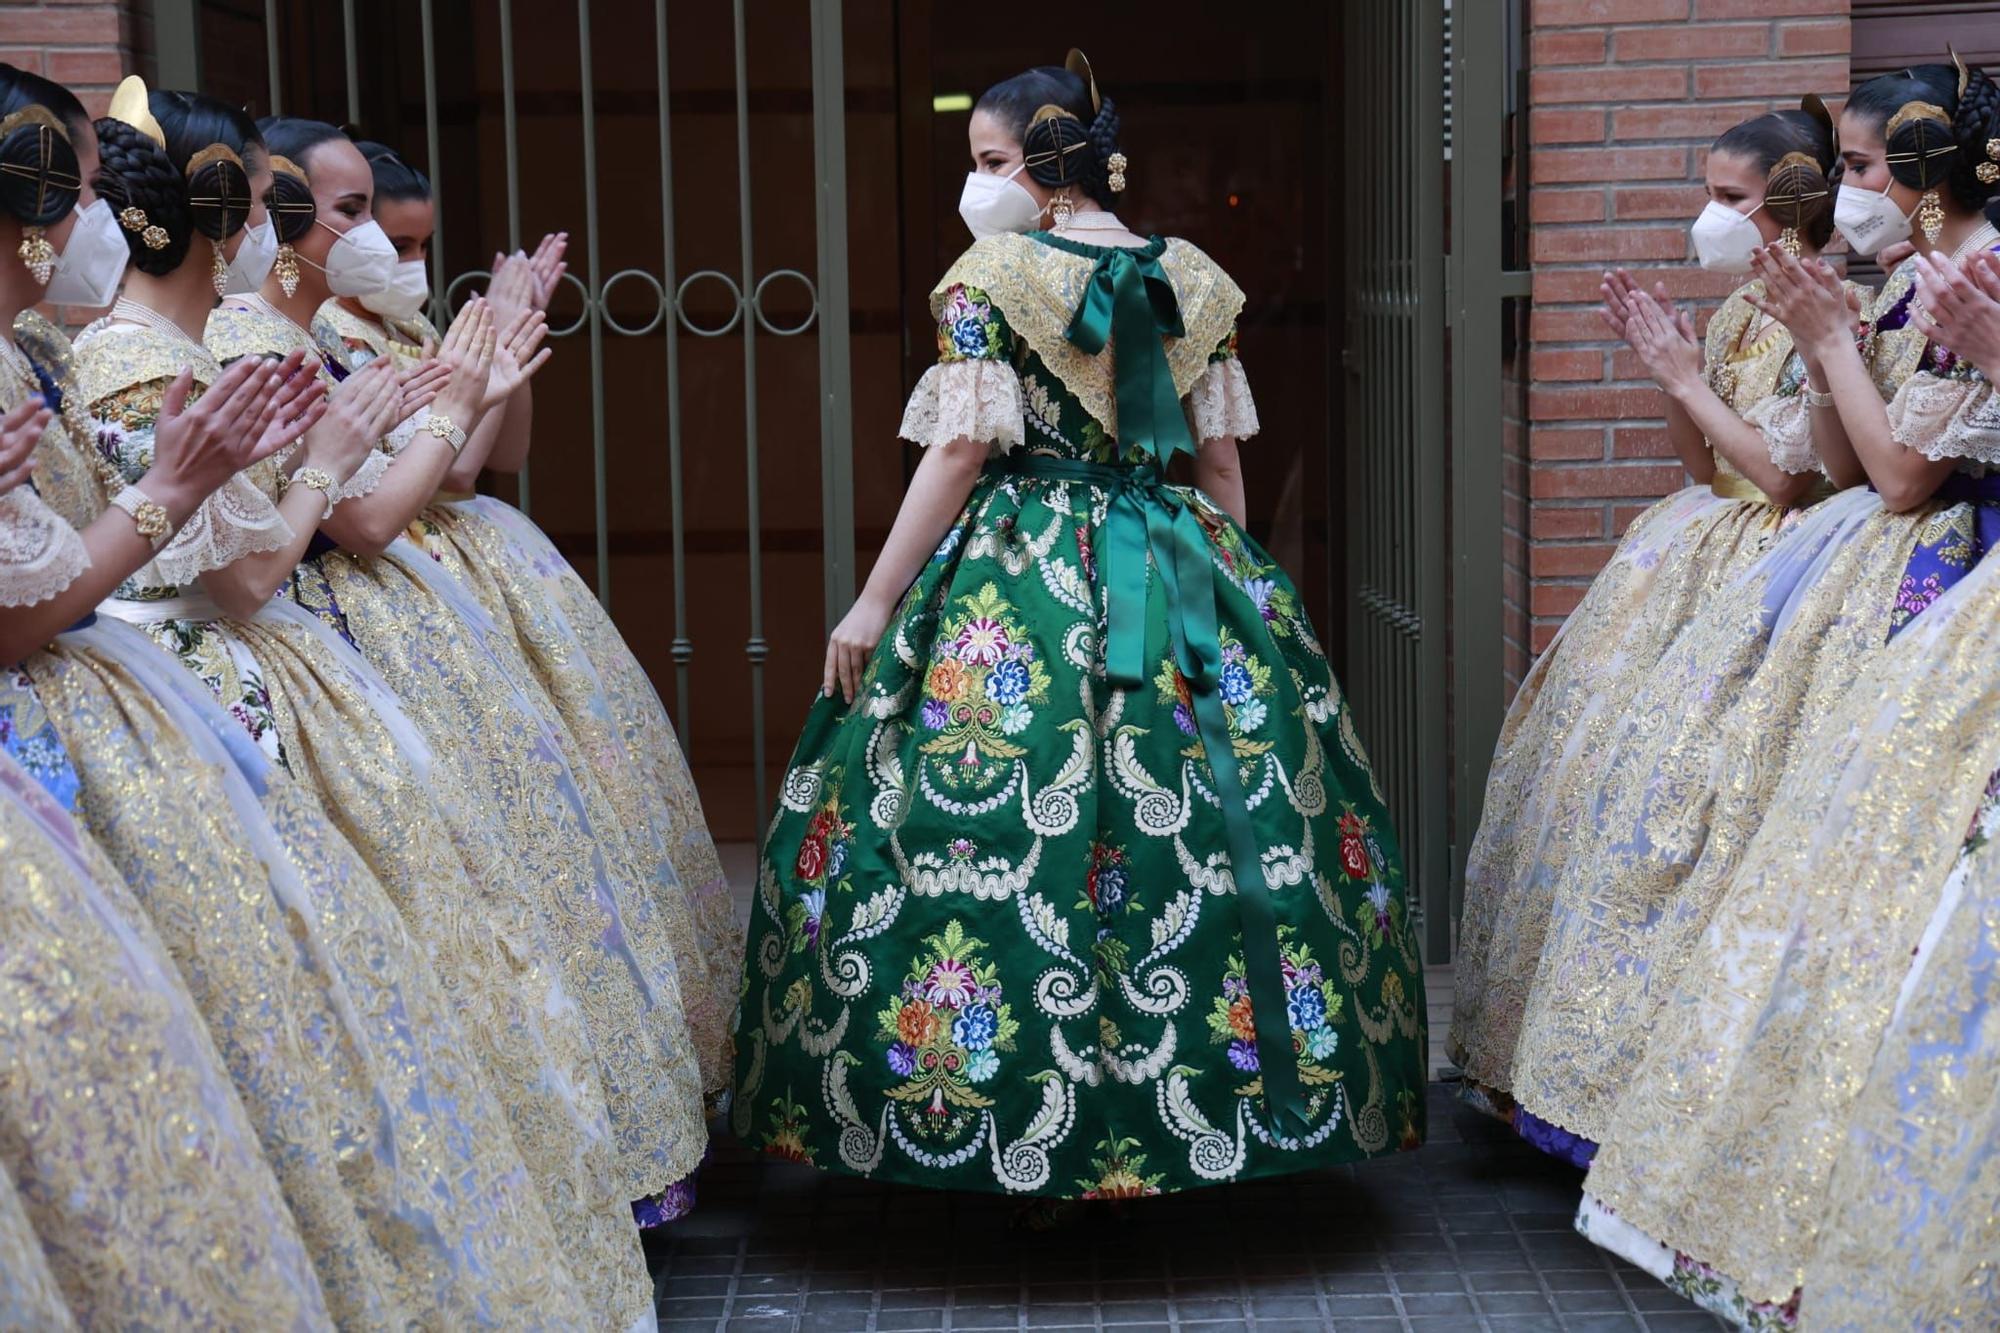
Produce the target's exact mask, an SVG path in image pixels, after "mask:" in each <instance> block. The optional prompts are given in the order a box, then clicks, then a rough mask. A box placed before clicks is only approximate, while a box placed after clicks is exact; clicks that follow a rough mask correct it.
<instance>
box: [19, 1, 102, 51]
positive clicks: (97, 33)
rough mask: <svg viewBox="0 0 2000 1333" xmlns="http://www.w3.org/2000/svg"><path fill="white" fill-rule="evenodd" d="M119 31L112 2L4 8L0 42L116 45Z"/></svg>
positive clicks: (52, 44) (41, 44)
mask: <svg viewBox="0 0 2000 1333" xmlns="http://www.w3.org/2000/svg"><path fill="white" fill-rule="evenodd" d="M118 35H119V33H118V11H117V10H116V9H115V8H113V7H112V6H110V5H102V4H99V5H90V6H87V7H86V6H81V5H79V6H76V7H64V8H62V9H56V10H50V9H14V8H7V9H0V44H4V45H8V46H16V45H21V46H42V47H48V46H88V45H98V44H102V45H105V46H115V45H117V43H118Z"/></svg>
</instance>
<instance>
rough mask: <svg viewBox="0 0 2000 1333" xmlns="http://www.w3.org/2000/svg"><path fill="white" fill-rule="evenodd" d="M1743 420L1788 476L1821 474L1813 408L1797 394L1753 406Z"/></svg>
mask: <svg viewBox="0 0 2000 1333" xmlns="http://www.w3.org/2000/svg"><path fill="white" fill-rule="evenodd" d="M1743 420H1744V421H1745V422H1747V423H1748V424H1749V425H1752V426H1755V427H1756V428H1757V430H1758V431H1759V432H1760V433H1761V434H1762V435H1763V436H1764V444H1765V446H1766V447H1767V448H1769V450H1770V451H1771V462H1772V463H1774V464H1776V465H1777V466H1778V467H1780V468H1782V469H1783V470H1784V471H1786V472H1790V473H1792V474H1794V475H1797V474H1799V473H1801V472H1817V471H1819V450H1818V449H1817V448H1815V447H1814V446H1813V433H1812V408H1811V407H1809V406H1808V405H1807V403H1806V400H1805V399H1804V398H1803V397H1802V396H1800V395H1798V394H1784V395H1781V394H1773V395H1771V396H1770V397H1769V398H1761V399H1759V400H1758V401H1757V402H1755V403H1753V404H1751V406H1750V410H1749V411H1747V412H1745V413H1744V414H1743Z"/></svg>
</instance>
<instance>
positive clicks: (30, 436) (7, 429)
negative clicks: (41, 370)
mask: <svg viewBox="0 0 2000 1333" xmlns="http://www.w3.org/2000/svg"><path fill="white" fill-rule="evenodd" d="M54 419H55V414H54V413H53V412H51V411H49V408H48V404H46V403H44V402H43V401H42V400H41V397H40V396H39V395H35V396H30V397H27V398H23V399H22V400H21V401H20V402H18V403H16V404H14V408H13V410H12V411H10V412H8V413H7V414H6V415H5V416H0V495H5V494H6V493H7V492H9V491H11V490H13V489H14V488H15V487H16V486H19V485H20V484H21V483H22V482H24V481H26V480H27V479H28V474H29V473H30V472H32V471H34V467H35V446H36V445H38V444H40V443H41V442H42V432H44V431H46V430H47V429H48V428H49V422H51V421H53V420H54Z"/></svg>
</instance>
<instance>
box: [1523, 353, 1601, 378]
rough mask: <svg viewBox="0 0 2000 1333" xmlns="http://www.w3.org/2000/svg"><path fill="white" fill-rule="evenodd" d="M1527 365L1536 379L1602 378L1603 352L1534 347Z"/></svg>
mask: <svg viewBox="0 0 2000 1333" xmlns="http://www.w3.org/2000/svg"><path fill="white" fill-rule="evenodd" d="M1529 365H1530V366H1531V367H1532V368H1533V372H1534V376H1535V379H1536V380H1537V381H1548V380H1601V379H1603V378H1604V353H1602V352H1599V351H1593V350H1589V349H1585V348H1560V349H1544V348H1536V349H1535V354H1534V356H1533V357H1532V358H1531V359H1530V361H1529Z"/></svg>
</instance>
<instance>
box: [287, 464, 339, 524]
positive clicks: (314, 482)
mask: <svg viewBox="0 0 2000 1333" xmlns="http://www.w3.org/2000/svg"><path fill="white" fill-rule="evenodd" d="M291 484H292V485H294V486H303V487H305V488H306V489H307V490H309V491H318V492H319V498H320V499H322V500H324V501H325V502H326V508H325V509H324V510H323V511H322V512H321V513H320V516H319V519H320V522H322V523H324V522H326V520H328V519H330V518H332V517H333V493H334V492H335V491H336V490H338V489H339V488H340V483H339V482H337V481H335V480H334V479H333V474H332V473H331V472H325V471H322V470H321V469H319V468H316V467H302V468H300V469H299V470H298V471H297V472H294V473H293V474H292V481H291Z"/></svg>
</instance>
